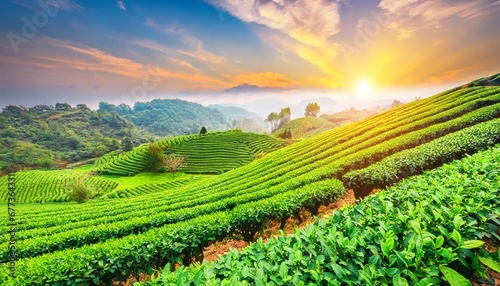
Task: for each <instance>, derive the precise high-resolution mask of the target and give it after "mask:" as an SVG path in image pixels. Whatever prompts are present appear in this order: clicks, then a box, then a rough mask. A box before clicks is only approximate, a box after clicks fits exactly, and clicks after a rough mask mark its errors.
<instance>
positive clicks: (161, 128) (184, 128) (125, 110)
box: [98, 99, 227, 136]
mask: <svg viewBox="0 0 500 286" xmlns="http://www.w3.org/2000/svg"><path fill="white" fill-rule="evenodd" d="M98 112H99V113H105V112H107V113H110V112H115V113H116V114H118V115H120V116H123V117H124V118H126V119H127V120H130V121H131V122H132V123H134V124H135V125H136V126H138V127H141V128H144V129H146V130H148V131H149V132H152V133H154V134H156V135H160V136H176V135H184V134H196V133H198V131H199V130H198V128H199V126H200V125H201V126H206V127H207V128H209V129H210V130H222V129H225V127H226V124H227V122H226V119H225V118H224V115H222V113H220V111H218V110H215V109H211V108H207V107H204V106H203V105H201V104H197V103H193V102H189V101H184V100H180V99H155V100H153V101H150V102H137V103H135V105H134V107H133V108H130V107H129V106H127V105H125V104H120V105H118V106H116V105H113V104H109V103H106V102H101V103H99V109H98Z"/></svg>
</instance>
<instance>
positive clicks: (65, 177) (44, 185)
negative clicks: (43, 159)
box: [0, 170, 118, 203]
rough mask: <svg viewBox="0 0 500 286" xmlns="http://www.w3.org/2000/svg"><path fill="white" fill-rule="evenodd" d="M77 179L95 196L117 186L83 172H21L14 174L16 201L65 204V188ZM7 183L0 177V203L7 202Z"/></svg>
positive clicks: (66, 198)
mask: <svg viewBox="0 0 500 286" xmlns="http://www.w3.org/2000/svg"><path fill="white" fill-rule="evenodd" d="M79 177H82V178H83V181H82V182H83V183H84V184H85V185H86V186H89V187H90V188H92V189H93V190H94V191H95V192H96V194H95V195H103V194H105V193H108V192H110V191H111V190H113V189H114V188H115V187H116V186H117V185H118V184H117V183H115V182H113V181H110V180H107V179H104V178H102V177H98V176H89V173H88V172H85V171H77V170H50V171H42V170H33V171H23V172H18V173H16V200H17V202H19V203H42V202H66V201H68V195H67V191H68V188H67V186H68V185H73V184H74V183H75V178H79ZM7 183H8V180H7V176H3V177H0V202H7V201H8V198H9V194H8V192H7Z"/></svg>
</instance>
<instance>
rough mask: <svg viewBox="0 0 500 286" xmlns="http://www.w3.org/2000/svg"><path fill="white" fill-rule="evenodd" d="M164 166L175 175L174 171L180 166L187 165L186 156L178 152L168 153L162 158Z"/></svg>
mask: <svg viewBox="0 0 500 286" xmlns="http://www.w3.org/2000/svg"><path fill="white" fill-rule="evenodd" d="M164 164H165V167H167V169H168V170H169V171H170V172H171V173H172V176H175V172H177V170H179V169H180V168H182V167H185V166H186V165H187V156H182V155H179V154H170V155H168V156H166V157H165V160H164Z"/></svg>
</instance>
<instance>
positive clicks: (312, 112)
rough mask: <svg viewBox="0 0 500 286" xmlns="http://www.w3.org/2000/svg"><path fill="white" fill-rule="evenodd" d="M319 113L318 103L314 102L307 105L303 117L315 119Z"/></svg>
mask: <svg viewBox="0 0 500 286" xmlns="http://www.w3.org/2000/svg"><path fill="white" fill-rule="evenodd" d="M319 111H320V106H319V105H318V103H316V102H313V103H309V104H308V105H307V106H306V113H305V116H310V117H316V116H317V115H318V113H319Z"/></svg>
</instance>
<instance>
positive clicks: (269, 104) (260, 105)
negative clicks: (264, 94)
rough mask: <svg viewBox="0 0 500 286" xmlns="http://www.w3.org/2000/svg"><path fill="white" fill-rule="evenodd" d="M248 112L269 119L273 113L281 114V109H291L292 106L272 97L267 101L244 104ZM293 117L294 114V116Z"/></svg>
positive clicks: (261, 100)
mask: <svg viewBox="0 0 500 286" xmlns="http://www.w3.org/2000/svg"><path fill="white" fill-rule="evenodd" d="M241 107H243V108H244V109H246V110H249V111H251V112H254V113H257V114H258V115H259V116H260V117H262V118H264V119H265V118H267V116H268V115H269V113H271V112H279V111H280V110H281V108H285V107H290V104H289V103H288V102H286V101H284V100H281V99H277V98H275V97H270V98H267V99H260V100H256V101H253V102H250V103H246V104H242V105H241ZM292 115H293V114H292Z"/></svg>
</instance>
